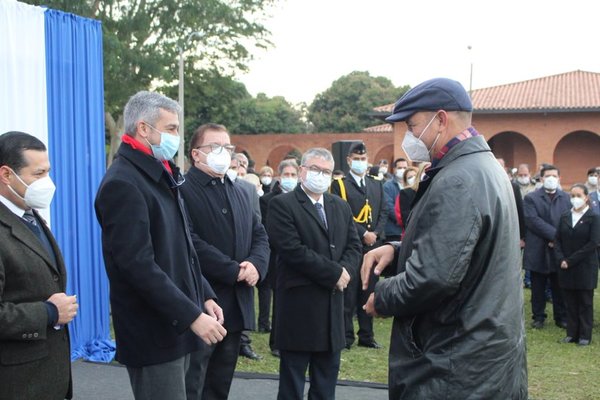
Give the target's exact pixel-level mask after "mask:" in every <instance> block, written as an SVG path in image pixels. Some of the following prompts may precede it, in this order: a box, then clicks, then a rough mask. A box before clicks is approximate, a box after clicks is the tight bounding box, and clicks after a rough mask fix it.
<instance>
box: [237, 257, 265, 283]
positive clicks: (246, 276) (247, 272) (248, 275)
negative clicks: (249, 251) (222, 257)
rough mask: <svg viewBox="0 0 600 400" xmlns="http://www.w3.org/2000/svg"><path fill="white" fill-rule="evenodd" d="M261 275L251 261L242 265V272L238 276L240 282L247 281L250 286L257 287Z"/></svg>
mask: <svg viewBox="0 0 600 400" xmlns="http://www.w3.org/2000/svg"><path fill="white" fill-rule="evenodd" d="M259 278H260V275H259V274H258V270H257V269H256V267H255V266H254V264H252V263H251V262H250V261H243V262H241V263H240V272H239V274H238V279H237V280H238V282H241V281H246V283H247V284H248V285H249V286H255V285H256V284H257V283H258V279H259Z"/></svg>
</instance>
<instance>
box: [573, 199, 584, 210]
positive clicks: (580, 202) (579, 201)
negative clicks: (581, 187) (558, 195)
mask: <svg viewBox="0 0 600 400" xmlns="http://www.w3.org/2000/svg"><path fill="white" fill-rule="evenodd" d="M571 205H572V206H573V208H574V209H576V210H579V209H580V208H581V207H583V206H584V205H585V200H584V199H582V198H581V197H571Z"/></svg>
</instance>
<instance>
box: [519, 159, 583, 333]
mask: <svg viewBox="0 0 600 400" xmlns="http://www.w3.org/2000/svg"><path fill="white" fill-rule="evenodd" d="M540 177H541V180H542V183H543V187H541V188H539V189H537V190H535V191H533V192H531V193H529V194H528V195H526V196H525V200H524V201H523V214H524V215H525V224H526V226H527V231H526V233H525V248H524V250H523V267H524V268H525V269H527V270H529V271H531V311H532V318H533V322H532V327H533V328H535V329H541V328H543V327H544V321H545V319H546V312H545V311H546V295H545V291H546V282H547V281H548V280H549V281H550V287H551V289H552V309H553V311H554V322H555V323H556V325H557V326H560V327H563V328H566V325H567V323H566V311H565V305H564V302H563V298H562V295H561V290H560V288H559V286H558V278H557V272H558V264H557V262H556V259H555V256H554V249H553V247H554V239H555V238H556V228H557V227H558V223H559V221H560V216H561V215H562V214H564V213H565V212H567V211H569V209H570V208H571V200H570V199H569V195H568V194H567V193H565V192H563V191H562V190H561V189H560V172H559V170H558V168H557V167H555V166H553V165H545V166H544V167H543V168H542V170H541V172H540Z"/></svg>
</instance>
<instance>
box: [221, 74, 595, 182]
mask: <svg viewBox="0 0 600 400" xmlns="http://www.w3.org/2000/svg"><path fill="white" fill-rule="evenodd" d="M471 97H472V101H473V108H474V110H473V126H474V127H475V128H476V129H477V130H478V131H479V132H480V133H482V134H483V135H484V136H485V138H486V139H487V140H488V143H489V144H490V147H491V148H492V151H493V152H494V154H495V155H496V156H497V157H502V158H504V160H505V161H506V165H507V166H516V165H518V164H520V163H528V164H530V166H531V169H532V173H533V171H534V170H536V169H537V166H539V164H541V163H544V162H547V163H552V164H555V165H557V166H558V167H559V168H560V169H561V175H562V182H563V184H566V185H568V184H571V183H574V182H580V181H584V180H585V178H586V176H585V175H586V171H587V169H588V168H590V167H592V166H600V73H593V72H585V71H573V72H569V73H564V74H559V75H553V76H548V77H543V78H538V79H532V80H528V81H523V82H517V83H511V84H507V85H501V86H494V87H490V88H484V89H478V90H473V92H472V93H471ZM392 108H393V104H388V105H385V106H381V107H378V108H376V109H375V116H376V117H378V118H381V119H383V118H385V117H386V116H387V115H389V114H390V113H391V111H392ZM405 130H406V125H405V124H404V123H397V124H394V126H393V125H390V124H383V125H377V126H374V127H372V128H368V129H366V130H365V132H362V133H317V134H270V135H234V136H233V138H232V141H233V143H234V144H235V145H236V146H237V151H245V152H246V153H247V154H248V155H249V156H250V158H252V159H254V160H255V161H256V165H257V167H261V166H263V165H270V166H273V167H276V166H277V164H278V163H279V161H281V160H282V159H283V157H284V156H286V155H287V154H288V153H290V152H296V153H298V154H301V153H302V152H304V151H306V150H307V149H309V148H311V147H316V146H319V147H325V148H328V149H331V145H332V143H334V142H337V141H340V140H363V141H364V142H365V144H366V146H367V148H368V149H369V155H370V161H374V160H379V159H383V158H385V159H388V160H390V161H391V160H393V159H394V158H397V157H402V156H405V155H404V152H403V151H402V147H401V144H402V139H403V137H404V132H405Z"/></svg>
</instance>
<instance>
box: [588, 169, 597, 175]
mask: <svg viewBox="0 0 600 400" xmlns="http://www.w3.org/2000/svg"><path fill="white" fill-rule="evenodd" d="M597 173H598V168H597V167H592V168H590V169H588V172H587V174H588V175H590V174H597Z"/></svg>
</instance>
